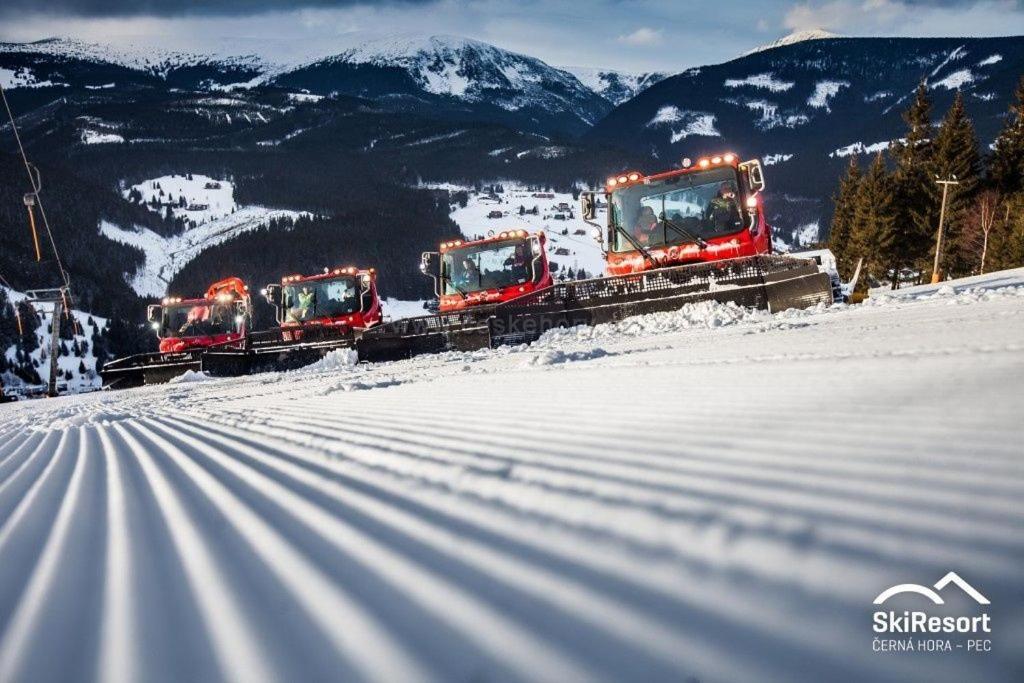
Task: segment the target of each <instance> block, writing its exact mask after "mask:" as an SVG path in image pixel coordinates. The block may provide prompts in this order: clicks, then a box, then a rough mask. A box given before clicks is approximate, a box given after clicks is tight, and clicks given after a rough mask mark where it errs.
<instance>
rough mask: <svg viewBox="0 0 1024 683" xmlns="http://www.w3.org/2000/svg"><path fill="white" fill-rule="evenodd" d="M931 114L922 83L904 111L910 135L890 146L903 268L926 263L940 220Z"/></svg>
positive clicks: (898, 253)
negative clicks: (934, 194) (934, 197)
mask: <svg viewBox="0 0 1024 683" xmlns="http://www.w3.org/2000/svg"><path fill="white" fill-rule="evenodd" d="M931 117H932V103H931V100H930V99H929V98H928V88H927V87H926V86H925V84H924V83H921V84H919V85H918V87H917V91H916V92H915V94H914V101H913V102H912V103H911V105H910V107H909V108H908V109H907V110H906V111H905V112H903V120H904V121H905V122H906V124H907V133H906V136H905V137H904V139H903V140H899V141H897V142H895V143H893V144H892V146H891V147H890V148H889V154H890V157H891V158H892V160H893V163H894V164H895V171H894V173H893V182H894V184H895V190H896V197H897V207H896V208H897V218H896V231H897V235H896V254H895V257H896V261H897V262H898V264H899V266H901V267H911V268H913V267H920V266H921V265H923V263H924V261H925V259H926V257H927V254H928V250H929V248H930V246H931V242H932V237H933V234H934V232H935V226H936V224H937V223H938V216H939V207H938V206H937V205H936V204H935V202H934V201H931V190H932V186H933V184H934V178H933V177H932V176H931V175H930V170H931V166H932V163H933V155H934V148H935V128H934V126H932V119H931Z"/></svg>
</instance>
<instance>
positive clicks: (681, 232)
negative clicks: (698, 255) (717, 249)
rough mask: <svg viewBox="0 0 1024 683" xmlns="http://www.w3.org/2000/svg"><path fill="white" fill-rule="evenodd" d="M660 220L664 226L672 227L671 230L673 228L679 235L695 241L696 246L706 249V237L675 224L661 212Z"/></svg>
mask: <svg viewBox="0 0 1024 683" xmlns="http://www.w3.org/2000/svg"><path fill="white" fill-rule="evenodd" d="M661 222H662V224H663V225H664V226H665V227H667V228H672V230H674V231H675V232H676V234H678V235H680V236H682V237H685V238H686V239H688V240H690V241H692V242H696V243H697V246H698V247H700V248H701V249H707V248H708V241H707V240H706V239H704V238H703V237H701V236H700V235H697V234H695V233H692V232H690V231H689V230H687V229H686V228H684V227H682V226H681V225H676V224H675V223H673V222H672V221H670V220H669V219H668V218H666V217H665V214H661Z"/></svg>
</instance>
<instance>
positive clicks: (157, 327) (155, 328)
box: [149, 323, 160, 330]
mask: <svg viewBox="0 0 1024 683" xmlns="http://www.w3.org/2000/svg"><path fill="white" fill-rule="evenodd" d="M149 326H150V327H152V328H153V329H154V330H159V329H160V323H150V324H149Z"/></svg>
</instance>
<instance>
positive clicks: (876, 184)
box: [850, 153, 899, 287]
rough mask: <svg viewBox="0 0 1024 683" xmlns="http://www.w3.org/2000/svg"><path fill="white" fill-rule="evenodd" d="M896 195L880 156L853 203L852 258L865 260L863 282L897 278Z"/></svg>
mask: <svg viewBox="0 0 1024 683" xmlns="http://www.w3.org/2000/svg"><path fill="white" fill-rule="evenodd" d="M896 220H897V219H896V192H895V187H894V184H893V181H892V178H891V176H890V175H889V174H888V172H887V170H886V167H885V159H884V158H883V156H882V154H881V153H879V154H878V155H877V156H876V157H875V160H874V162H873V163H872V164H871V167H870V168H869V169H868V172H867V173H866V174H865V175H864V177H863V179H862V180H861V183H860V188H859V191H858V192H857V197H856V200H855V204H854V210H853V225H852V230H851V239H850V243H851V255H850V256H851V258H863V259H864V270H863V272H864V274H865V276H866V280H873V281H874V282H879V283H880V282H885V281H887V280H889V272H890V270H891V269H895V272H894V273H893V275H892V282H893V286H894V287H895V283H896V278H898V276H899V269H898V263H897V258H896Z"/></svg>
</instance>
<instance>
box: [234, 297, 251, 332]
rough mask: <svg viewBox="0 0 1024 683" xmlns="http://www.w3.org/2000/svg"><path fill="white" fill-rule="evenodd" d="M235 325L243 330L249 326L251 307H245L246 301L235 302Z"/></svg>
mask: <svg viewBox="0 0 1024 683" xmlns="http://www.w3.org/2000/svg"><path fill="white" fill-rule="evenodd" d="M235 324H236V325H237V326H238V327H239V328H241V327H242V326H243V325H244V326H245V327H248V326H249V307H248V306H246V305H245V302H244V301H236V302H235Z"/></svg>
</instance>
